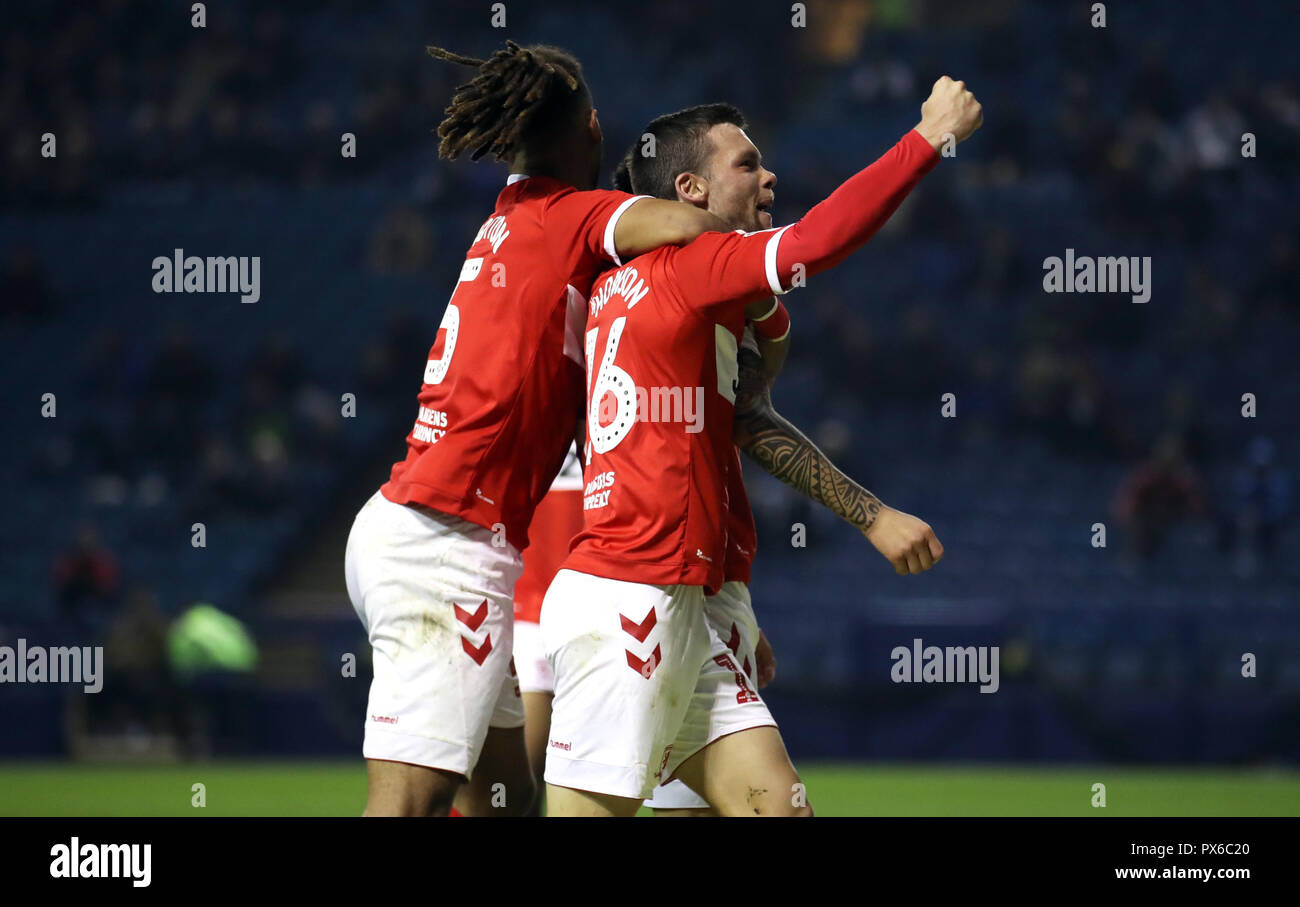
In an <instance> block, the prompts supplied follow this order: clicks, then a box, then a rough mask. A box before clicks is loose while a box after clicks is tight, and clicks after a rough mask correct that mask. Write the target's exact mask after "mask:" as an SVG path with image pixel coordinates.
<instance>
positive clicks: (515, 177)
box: [506, 173, 528, 186]
mask: <svg viewBox="0 0 1300 907" xmlns="http://www.w3.org/2000/svg"><path fill="white" fill-rule="evenodd" d="M526 179H528V174H527V173H512V174H510V175H509V176H507V177H506V185H507V186H513V185H514V184H515V183H517V182H519V181H520V180H526Z"/></svg>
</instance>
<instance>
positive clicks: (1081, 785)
mask: <svg viewBox="0 0 1300 907" xmlns="http://www.w3.org/2000/svg"><path fill="white" fill-rule="evenodd" d="M800 771H801V774H802V776H803V778H804V781H805V783H806V784H807V786H808V798H809V802H811V803H812V805H813V808H814V809H815V810H816V811H817V813H818V815H823V816H1297V815H1300V772H1295V771H1282V770H1252V771H1233V770H1211V771H1201V770H1188V769H1182V768H1170V769H1158V768H1154V769H1153V768H1141V769H1137V768H1132V767H1126V768H1121V767H1106V766H1098V767H1092V768H1078V767H1074V766H1071V767H1069V768H1043V767H1032V768H1031V767H1019V766H960V767H931V766H927V767H918V766H915V765H843V764H817V763H810V764H805V765H802V766H801V767H800ZM1098 783H1100V784H1104V785H1105V798H1106V803H1105V807H1104V808H1101V807H1096V806H1093V801H1094V799H1095V798H1096V796H1097V795H1096V794H1095V793H1094V785H1096V784H1098ZM196 784H202V785H203V788H202V790H203V795H204V797H205V799H206V806H203V807H201V808H200V807H197V806H195V805H193V800H194V798H195V796H196V795H195V793H194V790H195V787H194V785H196ZM365 793H366V779H365V769H364V767H363V765H362V763H361V761H360V760H357V761H355V762H211V763H191V764H166V765H130V766H124V765H82V764H74V763H21V762H14V763H0V816H356V815H359V814H360V812H361V809H362V807H363V805H364V803H365Z"/></svg>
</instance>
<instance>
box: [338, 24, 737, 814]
mask: <svg viewBox="0 0 1300 907" xmlns="http://www.w3.org/2000/svg"><path fill="white" fill-rule="evenodd" d="M430 53H431V54H433V55H434V56H435V57H439V58H441V59H444V60H449V61H451V62H455V63H458V64H462V65H466V66H472V67H474V68H475V69H476V70H477V74H476V76H475V78H474V79H473V81H471V82H469V83H468V84H465V85H462V86H460V87H459V88H458V89H457V92H456V95H455V97H454V98H453V100H452V102H451V105H450V106H449V107H448V108H447V110H446V113H447V117H446V119H444V120H443V122H442V123H441V125H440V126H439V128H438V135H439V136H440V137H441V140H442V141H441V145H440V149H439V150H440V154H441V155H442V156H443V157H445V158H455V157H456V156H458V155H460V154H462V153H468V154H470V155H471V157H472V158H474V159H478V158H479V157H481V156H482V155H484V154H488V153H490V154H492V155H493V156H494V157H495V158H496V159H497V160H500V161H502V162H505V163H507V164H508V165H509V167H510V172H511V175H510V177H509V179H508V181H507V184H506V186H505V188H504V189H503V190H502V191H501V194H500V195H499V196H498V198H497V202H496V207H495V209H494V211H493V213H492V216H491V217H489V218H488V219H487V220H486V221H485V222H484V224H483V226H482V228H481V229H480V230H479V232H478V235H477V236H475V237H474V239H473V242H472V243H471V245H470V247H469V250H468V252H467V253H466V256H465V262H464V264H463V266H462V268H461V272H460V278H459V280H458V282H457V285H456V288H455V291H454V292H453V293H452V296H451V299H450V300H449V301H448V303H447V307H446V311H445V314H444V315H443V319H442V324H441V326H440V327H439V329H438V333H437V338H436V341H435V342H434V344H433V347H432V349H431V350H430V353H429V358H428V361H427V362H426V363H425V367H424V380H423V384H422V387H421V389H420V393H419V409H418V415H417V418H416V421H415V425H414V427H413V428H412V430H411V432H410V433H409V434H408V435H407V437H406V445H407V454H406V458H405V459H404V460H403V461H402V462H400V463H397V464H395V465H394V466H393V469H392V474H391V476H390V478H389V480H388V482H386V483H385V484H384V485H383V486H382V487H381V488H380V490H379V491H378V492H376V493H375V495H374V496H372V497H371V498H370V500H369V501H367V502H366V504H365V505H364V506H363V507H362V509H361V511H360V512H359V513H358V515H357V518H356V520H355V522H354V523H353V527H352V532H351V534H350V536H349V538H348V546H347V554H346V563H345V568H346V574H347V583H348V594H349V597H350V598H351V600H352V604H353V607H354V608H355V609H356V611H357V614H358V616H359V617H360V618H361V621H362V623H363V625H364V626H365V628H366V631H367V634H368V636H369V639H370V643H371V646H372V648H373V650H374V680H373V682H372V684H371V688H370V698H369V702H368V706H367V721H366V724H365V742H364V746H363V754H364V755H365V757H366V759H367V760H368V761H367V766H368V775H369V795H368V798H367V803H366V815H439V816H441V815H446V814H447V812H448V810H449V809H450V807H451V804H452V800H453V797H454V796H455V794H456V792H457V790H458V788H460V787H461V785H462V784H464V783H465V782H466V781H467V780H468V781H469V782H470V783H469V784H468V785H466V789H465V792H464V796H463V799H462V801H461V803H462V804H463V806H462V809H461V811H462V812H466V813H468V814H471V815H472V814H478V813H486V814H490V815H491V814H495V815H504V814H513V813H520V812H526V811H527V810H528V809H529V806H530V803H531V801H532V800H533V799H534V794H535V791H534V785H533V783H532V780H531V775H530V773H529V771H528V766H527V759H526V755H525V752H524V741H523V729H522V725H523V710H522V706H521V704H520V697H519V692H518V688H517V686H516V683H515V678H514V666H513V664H512V661H511V650H512V635H513V621H512V605H511V600H512V593H513V589H514V584H515V581H516V579H517V578H518V577H519V574H520V571H521V568H522V564H521V555H520V552H521V551H522V550H523V549H524V548H525V547H526V546H527V544H528V534H527V528H528V525H529V522H530V521H531V519H532V517H533V510H534V508H535V507H536V506H537V503H538V501H539V500H541V498H542V496H543V494H544V493H545V492H546V489H547V487H548V486H549V485H550V483H551V480H552V478H553V477H554V476H555V474H556V472H557V470H558V469H559V468H560V465H561V463H562V462H563V459H564V453H565V450H566V449H568V447H569V446H570V443H571V440H572V439H573V437H574V434H575V427H577V426H578V425H579V424H580V422H579V420H580V414H581V411H582V400H583V395H584V392H583V385H582V380H583V347H582V339H581V331H582V325H583V322H584V319H585V307H586V297H587V294H588V292H589V290H590V286H591V282H592V280H593V279H594V277H595V275H596V274H597V272H598V271H599V270H600V269H601V268H602V267H604V266H606V265H607V264H609V263H613V264H615V265H617V264H619V263H620V262H621V261H622V260H623V259H624V258H626V257H630V256H634V255H637V254H641V253H644V252H646V251H649V250H651V249H654V248H656V247H658V246H660V245H662V244H664V243H679V242H686V241H689V240H690V239H692V238H694V237H695V236H698V235H699V234H700V233H701V232H703V231H705V230H715V229H719V228H721V227H722V226H723V225H722V224H721V222H720V221H718V220H717V219H716V218H714V217H713V216H712V215H710V214H708V212H706V211H701V210H690V209H688V208H687V207H686V206H684V205H680V204H677V203H675V202H670V201H665V200H661V199H648V198H637V197H634V196H630V195H627V194H626V193H621V192H609V191H595V190H593V189H592V187H593V186H594V185H595V181H596V177H597V174H598V171H599V167H600V157H601V133H600V124H599V122H598V120H597V118H596V111H595V109H594V107H593V106H592V99H591V93H590V90H589V89H588V88H587V85H586V83H585V81H584V80H583V77H582V70H581V67H580V65H579V64H578V62H577V60H575V59H574V58H573V57H572V56H570V55H569V54H567V53H565V52H563V51H560V50H557V49H555V48H551V47H546V46H534V47H520V46H519V45H517V44H515V43H513V42H507V45H506V48H505V49H503V50H499V51H497V52H496V53H494V54H493V55H492V56H491V57H490V58H489V59H487V60H477V59H472V58H469V57H462V56H459V55H456V54H452V53H449V52H447V51H444V50H441V49H439V48H430ZM476 766H479V767H480V768H481V769H483V771H481V772H478V773H476V772H475V767H476ZM497 781H504V782H505V784H506V787H505V790H504V791H500V790H493V789H492V785H493V784H494V783H495V782H497ZM501 793H504V794H505V805H504V806H502V804H501V802H500V800H499V795H500V794H501ZM494 801H495V802H494ZM494 806H495V807H498V808H496V809H493V808H492V807H494Z"/></svg>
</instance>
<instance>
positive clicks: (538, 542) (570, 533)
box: [515, 447, 582, 623]
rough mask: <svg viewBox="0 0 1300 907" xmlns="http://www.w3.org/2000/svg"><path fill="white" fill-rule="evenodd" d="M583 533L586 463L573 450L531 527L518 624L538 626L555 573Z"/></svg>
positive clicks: (517, 610) (519, 587) (518, 588)
mask: <svg viewBox="0 0 1300 907" xmlns="http://www.w3.org/2000/svg"><path fill="white" fill-rule="evenodd" d="M580 529H582V463H581V462H580V461H579V460H578V450H577V448H576V447H570V448H569V453H568V456H566V457H565V458H564V465H563V466H562V467H560V474H559V475H557V476H556V477H555V481H554V482H552V483H551V490H550V491H548V492H547V493H546V497H544V498H542V502H541V503H540V504H538V505H537V510H536V511H535V512H534V513H533V521H532V523H531V524H529V526H528V538H529V542H530V544H529V545H528V550H527V551H525V552H524V572H523V575H521V576H520V577H519V582H517V583H515V620H524V621H531V622H532V623H537V622H538V621H540V620H541V619H542V599H543V598H545V597H546V590H547V588H548V587H549V586H550V585H551V580H553V579H554V578H555V572H556V571H557V570H559V569H560V565H561V564H563V563H564V558H565V557H566V556H568V553H569V542H570V541H571V540H572V539H573V537H574V536H575V535H577V534H578V531H579V530H580Z"/></svg>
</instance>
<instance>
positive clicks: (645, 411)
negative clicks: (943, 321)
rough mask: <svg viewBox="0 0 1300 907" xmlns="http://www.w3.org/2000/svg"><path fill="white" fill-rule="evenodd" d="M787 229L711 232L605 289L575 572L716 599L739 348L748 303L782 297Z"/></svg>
mask: <svg viewBox="0 0 1300 907" xmlns="http://www.w3.org/2000/svg"><path fill="white" fill-rule="evenodd" d="M786 229H788V228H782V229H781V230H764V231H761V232H758V233H752V234H743V233H706V234H704V235H703V236H701V237H700V238H699V239H697V240H695V242H693V243H691V244H689V245H687V246H682V247H667V248H661V249H657V250H655V251H654V252H650V253H648V254H646V255H642V256H640V257H639V258H637V259H635V260H634V261H633V262H631V263H630V264H628V265H627V266H625V267H622V268H619V269H617V270H614V271H611V272H609V273H608V274H605V275H602V276H601V277H600V278H599V279H598V280H597V281H596V284H595V286H593V288H592V296H591V302H590V304H589V306H588V316H587V334H586V359H587V373H588V374H587V381H588V389H587V463H586V471H585V476H584V478H585V479H586V487H585V488H584V496H583V513H584V525H583V529H582V531H581V532H580V533H578V535H577V537H576V538H575V539H574V540H573V547H572V550H571V551H570V553H569V557H568V558H567V559H566V560H565V562H564V566H565V567H566V568H568V569H571V570H577V571H580V572H583V573H591V574H595V575H597V576H607V577H611V578H613V579H619V580H625V581H628V582H638V583H650V584H655V585H666V584H676V583H681V584H686V585H698V586H704V587H705V590H706V592H708V593H709V594H712V593H713V592H715V591H716V590H717V589H718V587H719V586H721V584H722V581H723V578H724V567H725V560H726V547H727V527H726V522H725V520H726V507H727V496H726V483H727V473H728V471H729V467H730V464H731V463H732V462H733V461H734V458H735V456H736V454H735V449H734V445H733V444H732V441H731V433H732V419H733V418H734V410H735V400H736V380H737V374H738V368H737V363H736V352H737V348H738V347H739V344H740V340H741V337H742V332H743V330H744V327H745V306H746V305H747V304H748V303H750V302H753V301H755V300H757V299H761V298H762V297H764V296H767V295H770V294H771V293H773V292H777V293H779V292H783V290H782V287H781V281H780V280H779V279H778V276H779V275H778V267H777V264H776V262H777V260H778V258H777V251H778V244H779V242H780V237H781V234H782V233H783V232H784V231H785V230H786ZM780 276H781V277H788V276H789V268H788V267H787V268H786V269H785V272H784V273H783V274H781V275H780Z"/></svg>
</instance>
